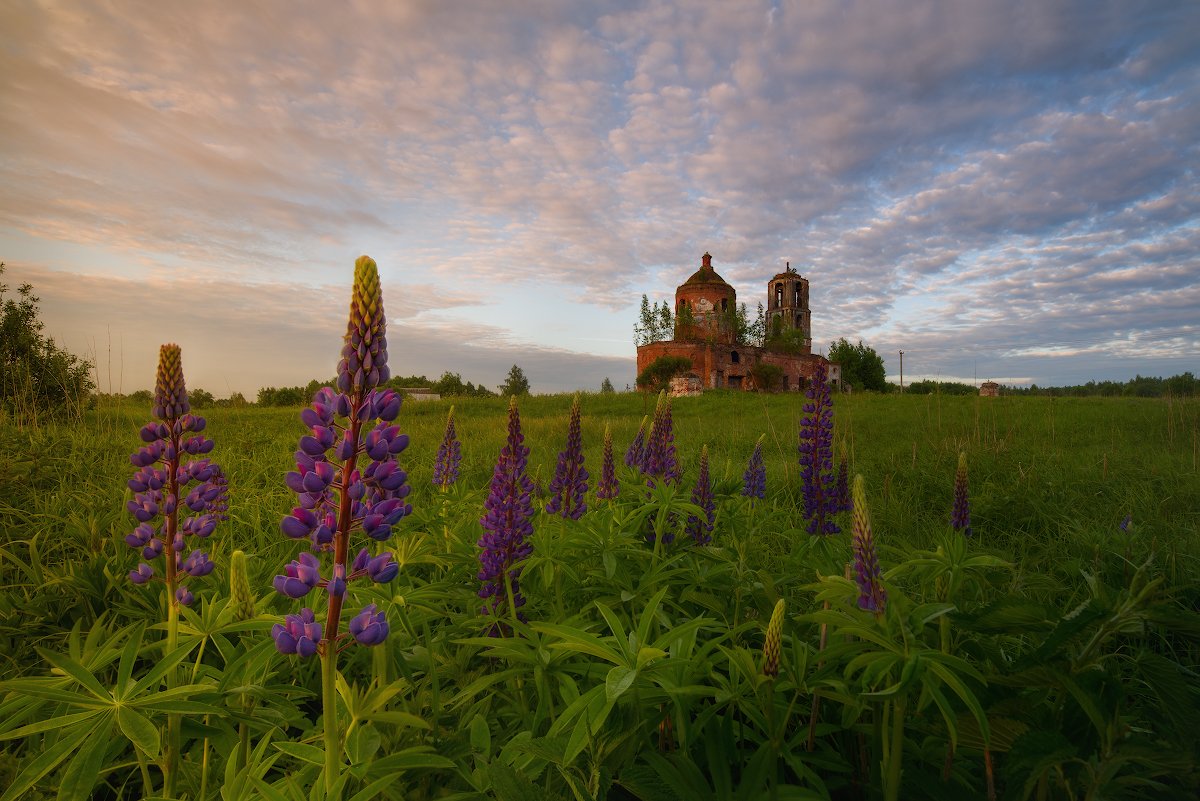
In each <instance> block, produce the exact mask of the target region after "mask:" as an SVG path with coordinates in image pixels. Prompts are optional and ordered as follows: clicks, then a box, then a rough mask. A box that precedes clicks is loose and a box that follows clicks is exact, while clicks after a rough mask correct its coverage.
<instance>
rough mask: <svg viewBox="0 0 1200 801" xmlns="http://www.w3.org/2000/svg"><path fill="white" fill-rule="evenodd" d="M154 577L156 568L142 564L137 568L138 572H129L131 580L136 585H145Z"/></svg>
mask: <svg viewBox="0 0 1200 801" xmlns="http://www.w3.org/2000/svg"><path fill="white" fill-rule="evenodd" d="M153 576H154V568H152V567H150V565H148V564H146V563H145V562H142V563H141V564H139V565H138V566H137V570H130V571H129V580H130V581H132V582H133V583H134V584H145V583H146V582H147V581H149V580H150V579H151V578H152V577H153Z"/></svg>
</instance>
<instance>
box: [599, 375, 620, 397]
mask: <svg viewBox="0 0 1200 801" xmlns="http://www.w3.org/2000/svg"><path fill="white" fill-rule="evenodd" d="M600 391H601V392H603V393H604V394H606V395H607V394H609V393H612V392H616V391H617V390H616V388H615V387H614V386H613V382H612V381H610V380H609V379H608V376H605V377H604V380H603V381H601V382H600Z"/></svg>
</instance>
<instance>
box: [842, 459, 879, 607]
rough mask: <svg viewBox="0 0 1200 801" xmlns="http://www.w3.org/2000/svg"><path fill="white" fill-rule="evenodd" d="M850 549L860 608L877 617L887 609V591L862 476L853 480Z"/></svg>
mask: <svg viewBox="0 0 1200 801" xmlns="http://www.w3.org/2000/svg"><path fill="white" fill-rule="evenodd" d="M850 547H851V549H852V550H853V551H854V580H855V582H856V583H857V584H858V606H859V608H860V609H866V610H868V611H870V612H874V613H875V615H876V617H878V616H879V615H882V614H883V610H884V607H886V606H887V590H885V589H884V587H883V574H882V573H881V572H880V570H879V556H878V555H877V554H876V552H875V535H874V534H873V533H872V532H871V514H870V512H869V511H868V510H867V493H866V491H865V490H864V489H863V477H862V476H855V477H854V537H853V540H852V542H851V544H850Z"/></svg>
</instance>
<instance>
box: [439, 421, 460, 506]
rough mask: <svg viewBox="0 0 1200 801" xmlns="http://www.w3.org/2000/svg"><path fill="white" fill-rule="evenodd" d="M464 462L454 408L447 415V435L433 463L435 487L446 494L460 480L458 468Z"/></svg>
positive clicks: (443, 438) (444, 435) (443, 437)
mask: <svg viewBox="0 0 1200 801" xmlns="http://www.w3.org/2000/svg"><path fill="white" fill-rule="evenodd" d="M460 462H462V443H461V442H459V441H458V434H457V432H456V431H455V430H454V407H453V406H451V407H450V413H449V414H448V415H446V433H445V434H443V435H442V444H441V445H439V446H438V452H437V458H436V459H435V460H434V463H433V485H434V486H435V487H437V488H438V489H440V490H441V491H442V492H445V491H446V490H447V489H449V488H450V485H451V484H453V483H454V482H455V481H457V480H458V466H459V463H460Z"/></svg>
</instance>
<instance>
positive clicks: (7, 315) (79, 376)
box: [0, 262, 95, 425]
mask: <svg viewBox="0 0 1200 801" xmlns="http://www.w3.org/2000/svg"><path fill="white" fill-rule="evenodd" d="M3 275H4V263H3V262H0V277H3ZM7 293H8V285H7V284H5V283H2V282H0V410H3V411H5V412H7V413H8V414H9V415H11V416H12V419H14V420H16V421H18V423H19V424H21V425H25V424H33V425H36V424H37V423H38V422H39V421H40V420H43V419H52V418H55V417H62V416H78V415H79V414H80V412H81V411H82V410H83V408H84V407H85V406H86V404H87V402H88V399H89V397H90V396H91V393H92V390H94V389H95V384H94V383H93V381H92V379H91V376H90V370H91V368H92V364H91V362H89V361H87V360H86V359H80V358H78V357H77V356H74V355H73V354H70V353H68V352H67V351H65V350H63V349H62V348H60V347H58V345H56V344H55V343H54V340H53V339H51V338H50V337H47V336H45V335H44V334H43V333H42V329H43V328H44V327H45V324H44V323H43V322H42V321H41V320H40V319H39V318H38V311H39V310H38V297H37V296H36V295H34V294H33V287H32V286H31V285H30V284H21V286H19V287H17V294H16V297H15V298H14V297H6V294H7Z"/></svg>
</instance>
